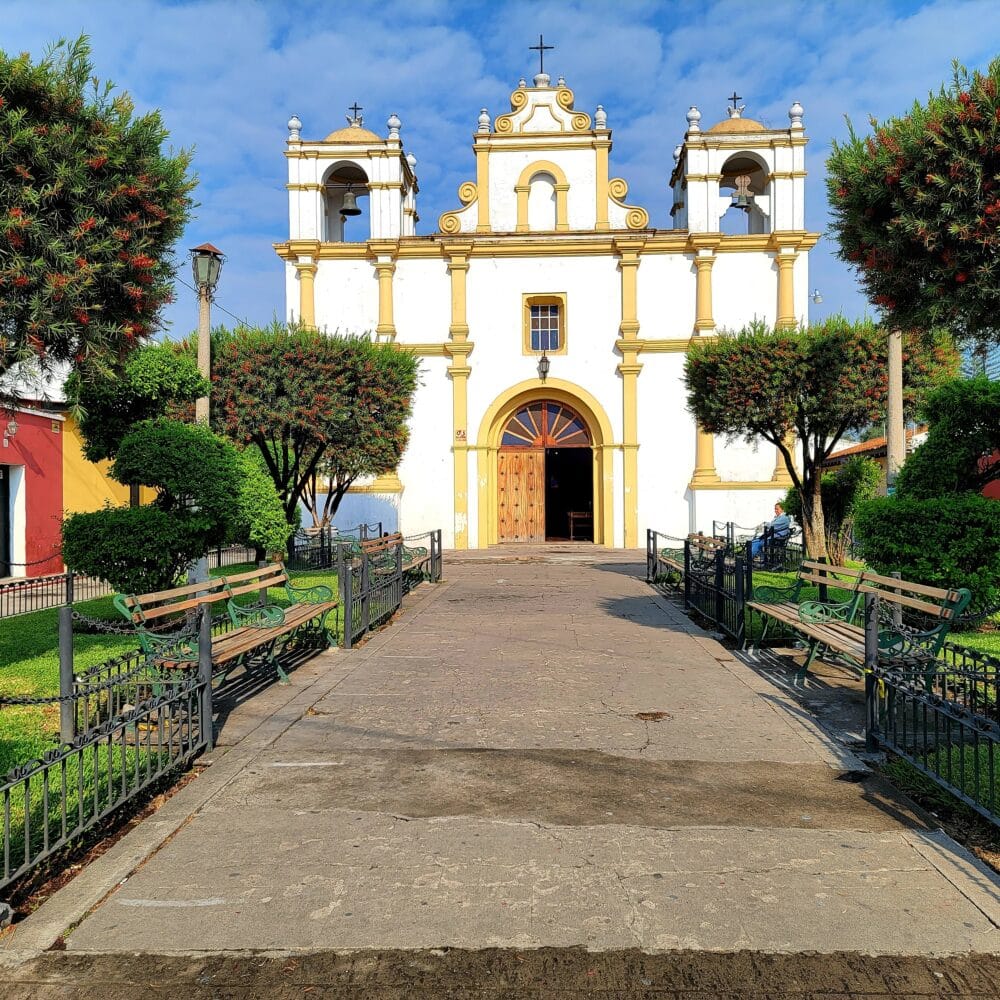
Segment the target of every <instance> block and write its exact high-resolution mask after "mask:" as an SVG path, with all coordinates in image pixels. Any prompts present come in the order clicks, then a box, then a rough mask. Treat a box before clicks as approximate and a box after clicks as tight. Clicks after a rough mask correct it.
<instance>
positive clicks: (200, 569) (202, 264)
mask: <svg viewBox="0 0 1000 1000" xmlns="http://www.w3.org/2000/svg"><path fill="white" fill-rule="evenodd" d="M225 259H226V258H225V257H224V256H223V254H222V251H221V250H220V249H219V248H218V247H214V246H212V244H211V243H202V245H201V246H200V247H193V248H192V250H191V271H192V273H193V274H194V284H195V287H196V288H197V289H198V371H200V372H201V376H202V378H203V379H204V380H205V381H206V382H207V383H208V386H209V388H208V391H207V392H206V394H205V395H204V396H201V397H200V398H199V399H197V400H195V404H194V419H195V421H196V422H197V423H199V424H206V425H207V424H208V417H209V409H208V403H209V395H210V394H211V391H212V389H211V386H212V293H213V292H214V291H215V286H216V285H217V284H218V283H219V275H220V274H221V272H222V262H223V261H224V260H225ZM207 579H208V557H207V556H202V557H201V558H200V559H197V560H195V561H194V562H193V563H191V565H190V566H189V567H188V581H189V582H190V583H200V582H201V581H202V580H207Z"/></svg>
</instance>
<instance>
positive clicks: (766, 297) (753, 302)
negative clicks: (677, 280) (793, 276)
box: [712, 252, 778, 331]
mask: <svg viewBox="0 0 1000 1000" xmlns="http://www.w3.org/2000/svg"><path fill="white" fill-rule="evenodd" d="M712 313H713V317H714V319H715V326H716V329H717V330H734V331H735V330H739V329H740V328H741V327H743V326H745V325H746V324H747V323H749V322H750V321H751V320H752V319H754V318H755V317H756V318H757V319H763V320H765V321H766V322H768V323H771V324H773V323H774V321H775V320H776V319H777V315H778V267H777V265H776V264H775V263H774V259H773V256H772V255H771V254H768V253H762V252H759V253H720V254H717V255H716V258H715V265H714V266H713V268H712Z"/></svg>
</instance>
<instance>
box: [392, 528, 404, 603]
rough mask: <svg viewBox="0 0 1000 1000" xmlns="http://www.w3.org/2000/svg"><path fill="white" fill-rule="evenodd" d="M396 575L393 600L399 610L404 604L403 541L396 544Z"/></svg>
mask: <svg viewBox="0 0 1000 1000" xmlns="http://www.w3.org/2000/svg"><path fill="white" fill-rule="evenodd" d="M395 577H396V582H395V583H394V584H393V590H394V591H395V594H394V595H393V600H394V602H395V604H396V608H397V610H398V609H399V608H400V607H402V605H403V543H402V542H400V543H399V544H398V545H397V546H396V570H395Z"/></svg>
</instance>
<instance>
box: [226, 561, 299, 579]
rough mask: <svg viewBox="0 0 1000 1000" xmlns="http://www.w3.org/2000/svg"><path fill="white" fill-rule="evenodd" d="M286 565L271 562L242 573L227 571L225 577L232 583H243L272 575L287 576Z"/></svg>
mask: <svg viewBox="0 0 1000 1000" xmlns="http://www.w3.org/2000/svg"><path fill="white" fill-rule="evenodd" d="M285 575H286V574H285V568H284V566H281V565H279V564H278V563H271V564H270V565H269V566H261V567H259V568H258V569H248V570H245V571H244V572H242V573H233V574H229V573H227V574H226V575H225V577H224V579H225V580H227V581H228V582H229V583H230V584H233V583H243V582H244V581H245V580H256V579H265V578H269V577H272V576H285Z"/></svg>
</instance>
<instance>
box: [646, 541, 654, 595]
mask: <svg viewBox="0 0 1000 1000" xmlns="http://www.w3.org/2000/svg"><path fill="white" fill-rule="evenodd" d="M652 545H653V529H652V528H647V529H646V583H652V582H653V573H652V558H651V556H650V552H651V551H652Z"/></svg>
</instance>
